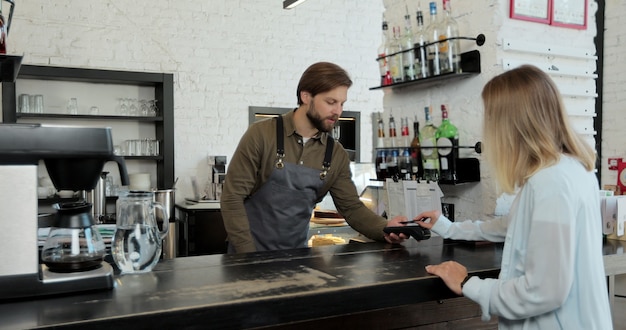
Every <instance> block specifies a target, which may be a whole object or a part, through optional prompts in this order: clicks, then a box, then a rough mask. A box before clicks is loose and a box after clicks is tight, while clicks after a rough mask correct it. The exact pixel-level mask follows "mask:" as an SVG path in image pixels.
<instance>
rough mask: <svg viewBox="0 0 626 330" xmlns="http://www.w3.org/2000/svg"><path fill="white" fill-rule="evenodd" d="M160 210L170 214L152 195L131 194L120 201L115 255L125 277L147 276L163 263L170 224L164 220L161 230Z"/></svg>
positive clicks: (114, 237) (143, 192)
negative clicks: (157, 216) (159, 223)
mask: <svg viewBox="0 0 626 330" xmlns="http://www.w3.org/2000/svg"><path fill="white" fill-rule="evenodd" d="M156 210H159V211H160V212H163V215H165V214H167V213H166V211H165V209H164V208H163V205H161V204H160V203H157V202H155V201H154V193H152V192H148V191H130V192H126V193H123V194H121V195H120V196H119V197H118V199H117V203H116V228H115V235H113V241H112V243H111V253H112V255H113V260H114V261H115V264H116V265H117V267H118V268H119V269H120V271H121V272H122V274H133V273H146V272H149V271H151V270H152V269H153V268H154V266H155V265H156V264H157V263H158V262H159V258H160V257H161V249H162V244H163V243H162V242H163V239H164V238H165V236H166V235H167V232H168V229H169V220H168V219H167V216H163V217H162V219H163V230H162V231H161V230H159V227H158V226H157V221H156V215H155V212H156Z"/></svg>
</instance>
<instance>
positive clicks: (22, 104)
mask: <svg viewBox="0 0 626 330" xmlns="http://www.w3.org/2000/svg"><path fill="white" fill-rule="evenodd" d="M29 96H30V95H28V94H20V97H19V98H18V103H19V104H18V108H19V109H20V112H21V113H29V112H30V100H29V99H30V97H29Z"/></svg>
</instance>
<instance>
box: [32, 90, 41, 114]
mask: <svg viewBox="0 0 626 330" xmlns="http://www.w3.org/2000/svg"><path fill="white" fill-rule="evenodd" d="M34 112H35V113H43V95H41V94H37V95H35V109H34Z"/></svg>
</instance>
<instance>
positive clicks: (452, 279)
mask: <svg viewBox="0 0 626 330" xmlns="http://www.w3.org/2000/svg"><path fill="white" fill-rule="evenodd" d="M426 271H427V272H429V273H430V274H433V275H437V276H439V277H441V279H442V280H443V282H444V283H445V284H446V285H447V286H448V288H450V290H452V292H454V293H456V294H458V295H459V296H462V295H463V288H462V287H461V283H462V282H463V280H464V279H465V277H466V276H467V268H465V266H463V265H461V264H460V263H458V262H456V261H446V262H442V263H440V264H439V265H428V266H426Z"/></svg>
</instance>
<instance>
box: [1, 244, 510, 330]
mask: <svg viewBox="0 0 626 330" xmlns="http://www.w3.org/2000/svg"><path fill="white" fill-rule="evenodd" d="M501 251H502V246H501V245H499V244H494V245H488V246H480V247H473V246H470V245H463V244H444V242H443V240H442V239H441V238H439V237H433V238H431V239H430V240H427V241H422V242H416V241H414V240H412V239H411V240H408V241H407V242H405V243H404V244H403V245H389V244H382V243H352V244H346V245H337V246H325V247H316V248H311V249H296V250H285V251H273V252H261V253H250V254H235V255H208V256H198V257H187V258H176V259H171V260H163V261H161V262H160V263H159V264H158V265H157V266H156V268H155V269H154V270H153V271H152V272H150V273H146V274H139V275H116V276H115V288H114V289H113V290H107V291H97V292H87V293H75V294H71V295H67V296H54V297H47V298H42V297H40V298H36V299H31V300H29V301H9V302H3V303H0V320H1V322H0V328H19V329H24V328H35V327H42V328H45V327H67V328H85V327H86V326H87V325H89V327H90V328H91V329H94V328H107V329H109V328H110V327H113V326H115V327H120V328H141V327H142V326H144V327H146V328H155V327H162V328H172V327H176V328H183V327H203V328H204V327H211V328H244V327H254V326H265V325H274V324H284V323H288V322H294V321H299V320H308V319H315V318H320V317H326V316H331V315H341V314H346V313H353V312H357V311H366V310H372V309H377V308H384V307H392V306H400V305H406V304H411V303H419V302H424V301H432V300H440V299H445V298H451V297H454V296H455V295H454V294H453V293H452V292H450V291H449V290H448V289H447V288H446V287H445V286H444V284H443V282H442V281H441V280H440V279H438V278H436V277H434V276H431V275H429V274H427V273H426V271H425V270H424V266H426V265H428V264H437V263H440V262H442V261H445V260H451V259H454V260H457V261H460V262H462V263H463V264H464V265H465V266H466V267H467V268H468V270H469V272H470V273H472V274H475V275H478V276H481V277H495V276H497V274H498V272H499V266H500V260H501Z"/></svg>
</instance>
